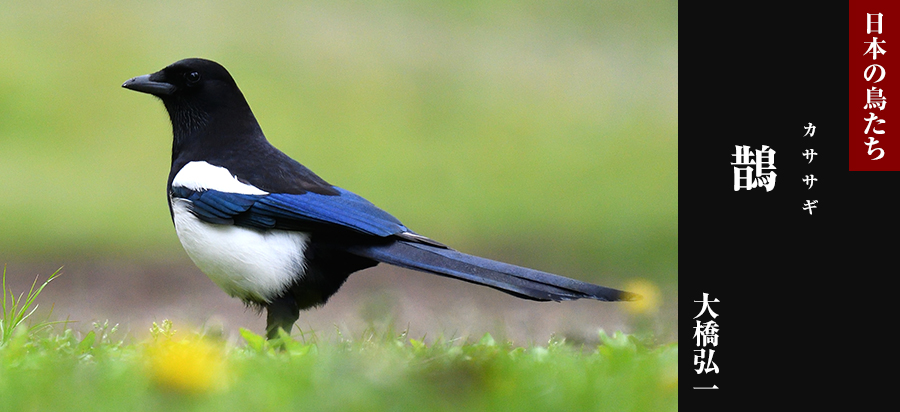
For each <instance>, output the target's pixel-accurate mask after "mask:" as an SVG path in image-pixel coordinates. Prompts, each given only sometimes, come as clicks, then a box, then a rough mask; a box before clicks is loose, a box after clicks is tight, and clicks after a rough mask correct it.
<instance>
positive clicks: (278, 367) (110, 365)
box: [0, 273, 678, 411]
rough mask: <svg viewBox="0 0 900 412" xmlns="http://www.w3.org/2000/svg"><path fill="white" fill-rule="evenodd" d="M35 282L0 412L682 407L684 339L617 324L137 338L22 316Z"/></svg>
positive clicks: (9, 341)
mask: <svg viewBox="0 0 900 412" xmlns="http://www.w3.org/2000/svg"><path fill="white" fill-rule="evenodd" d="M4 280H5V273H4ZM51 280H52V278H51ZM47 282H49V280H48V281H47ZM47 282H45V283H44V284H43V285H44V286H46V284H47ZM42 289H43V286H42V287H40V288H37V289H35V288H32V290H31V292H29V293H28V294H27V295H25V296H27V298H26V299H25V300H22V299H21V298H19V299H18V300H16V301H15V303H14V304H13V305H11V307H12V308H14V309H15V310H12V311H7V310H6V309H4V312H3V314H2V315H3V317H2V319H0V320H2V321H3V323H4V324H5V325H12V323H9V321H10V320H19V321H18V322H14V326H13V327H12V328H11V332H10V333H7V334H4V337H5V339H4V340H3V342H2V344H0V399H2V400H3V401H2V403H3V410H11V411H31V410H34V411H56V410H68V411H72V410H91V411H105V410H110V411H123V410H127V411H157V410H167V411H169V410H172V411H180V410H216V411H251V410H252V411H284V410H304V411H306V410H310V411H315V410H323V411H334V410H341V411H409V410H429V411H432V410H438V411H442V410H447V411H456V410H467V411H468V410H484V411H502V410H509V411H528V410H534V411H548V410H560V411H563V410H564V411H569V410H573V411H575V410H577V411H589V410H601V411H607V410H608V411H674V410H677V405H678V403H677V402H678V373H677V355H678V345H677V344H667V345H661V346H655V345H652V344H648V343H645V342H647V341H648V339H647V338H646V337H645V338H643V339H639V338H637V337H635V336H629V335H624V334H622V333H619V332H616V333H613V334H612V335H608V334H606V333H605V332H603V331H602V330H601V331H599V332H598V336H599V339H600V344H599V345H586V344H581V345H572V344H567V343H566V342H565V341H564V340H560V339H555V338H554V339H551V341H550V342H549V343H547V344H546V345H543V346H541V345H532V346H529V347H521V346H515V345H513V344H511V343H509V342H498V341H496V340H495V339H494V338H493V337H492V336H491V335H489V334H486V335H484V336H483V337H481V338H480V339H464V338H457V339H444V338H440V337H439V338H437V339H434V340H432V341H431V342H429V343H426V340H425V339H424V337H419V338H418V339H416V338H412V337H410V336H408V335H407V334H406V333H405V332H401V333H396V332H394V331H392V330H390V329H387V330H381V331H377V330H374V329H367V330H365V331H363V333H362V334H361V335H360V336H359V337H358V338H347V337H344V336H342V335H341V334H340V333H337V332H335V333H323V332H310V331H305V332H300V333H297V334H295V335H294V336H293V337H292V336H288V335H287V334H285V333H283V332H282V335H281V337H280V338H278V339H275V340H273V341H266V340H265V338H264V337H263V336H260V335H257V334H254V333H253V332H250V331H248V330H244V329H242V330H241V337H242V339H241V340H240V341H238V342H234V343H232V342H229V341H227V340H226V339H225V338H224V337H223V336H222V334H221V333H215V332H214V331H212V332H211V331H205V332H196V331H188V332H180V331H177V330H176V329H175V328H174V325H173V324H172V323H171V322H169V321H163V322H161V323H160V324H156V323H153V325H152V327H151V328H150V331H149V334H146V335H145V336H125V337H123V336H121V334H120V333H119V332H118V331H117V326H110V325H109V323H108V322H105V323H102V324H99V323H95V324H94V325H93V328H92V329H90V330H88V331H86V332H85V331H80V332H79V331H76V330H74V329H72V328H71V327H70V324H68V323H66V324H64V325H63V326H62V327H61V328H58V329H51V328H48V327H46V326H47V325H46V324H39V325H43V326H41V327H34V326H29V325H27V324H26V323H25V322H22V321H21V320H24V319H23V318H22V317H21V316H19V315H18V314H19V313H30V310H32V309H33V307H32V305H33V298H36V297H37V295H39V294H40V292H41V290H42ZM7 292H9V293H12V291H8V290H7V288H6V286H5V283H4V294H6V293H7ZM4 303H6V298H4ZM5 307H6V306H4V308H5ZM59 330H61V332H60V331H59Z"/></svg>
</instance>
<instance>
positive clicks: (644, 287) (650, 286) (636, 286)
mask: <svg viewBox="0 0 900 412" xmlns="http://www.w3.org/2000/svg"><path fill="white" fill-rule="evenodd" d="M624 289H625V290H627V291H629V292H634V293H637V294H639V295H641V296H642V299H638V300H636V301H634V302H628V303H627V304H626V305H623V308H625V310H626V311H628V312H629V313H631V314H632V315H648V316H649V315H655V314H656V312H657V311H659V306H660V304H662V294H661V293H660V291H659V287H658V286H656V284H655V283H653V282H651V281H649V280H646V279H635V280H632V281H631V282H629V283H628V284H626V285H625V288H624Z"/></svg>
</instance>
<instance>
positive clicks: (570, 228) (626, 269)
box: [0, 0, 678, 286]
mask: <svg viewBox="0 0 900 412" xmlns="http://www.w3.org/2000/svg"><path fill="white" fill-rule="evenodd" d="M677 17H678V16H677V2H674V1H662V2H657V1H643V2H635V1H557V2H541V1H525V2H520V1H487V2H475V1H424V2H404V1H388V2H378V3H376V4H370V3H367V2H348V1H337V2H327V3H325V2H287V1H265V0H261V1H255V2H240V1H227V2H214V1H190V0H187V1H186V0H178V1H157V2H143V1H102V0H101V1H77V0H76V1H65V2H60V1H42V0H33V1H28V2H25V1H18V0H13V1H11V2H10V1H8V0H7V1H4V2H3V5H2V6H0V263H11V262H15V261H41V260H42V259H53V260H54V261H60V262H62V263H65V262H66V261H67V260H70V259H72V260H75V259H77V260H89V259H109V258H115V259H130V260H134V261H154V260H173V259H174V260H177V261H185V262H186V261H187V259H186V256H185V255H184V252H183V251H181V246H180V244H179V243H178V240H177V238H176V237H175V234H174V230H173V228H172V223H171V220H170V218H169V212H168V208H167V205H166V197H165V183H166V177H167V175H168V168H169V161H170V146H171V129H170V124H169V121H168V116H167V115H166V113H165V111H164V109H163V107H162V105H161V104H160V102H159V101H157V100H156V99H154V98H151V97H149V96H147V95H142V94H138V93H134V92H130V91H127V90H124V89H122V88H121V87H120V86H121V84H122V82H124V81H125V80H127V79H128V78H130V77H133V76H137V75H141V74H146V73H150V72H153V71H156V70H158V69H160V68H162V67H164V66H166V65H168V64H170V63H172V62H174V61H176V60H179V59H181V58H185V57H205V58H209V59H213V60H216V61H218V62H220V63H222V64H223V65H224V66H225V67H227V68H228V69H229V71H230V72H231V73H232V75H233V76H234V77H235V79H236V80H237V82H238V85H239V86H240V87H241V89H242V91H243V92H244V95H245V96H246V97H247V99H248V101H249V103H250V106H251V107H252V108H253V110H254V113H255V114H256V116H257V118H258V119H259V121H260V124H261V125H262V127H263V130H264V131H265V133H266V135H267V136H268V138H269V140H270V141H271V142H272V143H273V144H274V145H275V146H276V147H279V148H280V149H282V150H283V151H284V152H286V153H287V154H289V155H290V156H292V157H294V158H295V159H297V160H299V161H300V162H301V163H303V164H305V165H306V166H308V167H309V168H311V169H312V170H314V171H315V172H317V173H318V174H319V175H320V176H322V177H323V178H325V179H326V180H328V181H329V182H330V183H332V184H335V185H338V186H341V187H344V188H347V189H349V190H351V191H354V192H356V193H358V194H360V195H362V196H364V197H366V198H368V199H369V200H371V201H372V202H374V203H375V204H377V205H379V206H380V207H382V208H383V209H385V210H387V211H389V212H390V213H392V214H394V215H395V216H397V217H398V218H400V219H401V220H402V221H403V222H404V223H405V224H406V225H407V226H409V227H410V228H412V229H413V230H416V231H417V232H419V233H422V234H424V235H427V236H430V237H433V238H435V239H438V240H440V241H442V242H445V243H447V244H449V245H451V246H453V247H455V248H457V249H461V250H463V251H467V252H471V253H476V254H491V255H492V256H494V257H498V256H502V257H505V258H507V260H510V261H513V262H515V263H517V264H522V265H526V266H534V267H539V268H542V269H548V270H549V269H555V268H560V267H562V268H566V269H565V270H554V271H557V272H561V273H565V274H568V275H570V276H571V275H573V274H576V273H577V274H579V275H578V277H580V278H582V279H586V280H591V279H596V280H598V281H599V280H600V279H604V278H606V277H609V276H613V277H614V278H617V279H628V278H633V277H643V278H647V279H650V280H653V281H656V282H660V283H663V284H668V285H672V286H674V285H675V282H677V263H678V257H677V253H678V243H677V237H678V225H677V217H678V206H677V205H678V202H677V201H678V175H677V170H678V163H677V158H678V145H677V142H678V132H677V125H678V123H677V117H678V86H677V84H678V82H677V80H678V71H677V66H678V37H677ZM29 275H33V274H29ZM617 284H619V285H620V284H621V282H617Z"/></svg>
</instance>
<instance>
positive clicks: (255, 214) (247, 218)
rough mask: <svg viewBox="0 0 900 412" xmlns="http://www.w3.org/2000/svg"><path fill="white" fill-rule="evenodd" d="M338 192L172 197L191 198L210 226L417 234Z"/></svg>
mask: <svg viewBox="0 0 900 412" xmlns="http://www.w3.org/2000/svg"><path fill="white" fill-rule="evenodd" d="M335 189H337V191H338V192H339V194H338V195H322V194H318V193H312V192H307V193H304V194H301V195H297V194H286V193H270V194H241V193H231V192H222V191H218V190H212V189H209V190H199V191H198V190H192V189H188V188H185V187H173V188H172V196H173V197H175V198H183V199H186V200H189V201H190V202H191V206H190V210H191V211H192V212H193V213H194V215H196V216H197V217H198V218H199V219H200V220H203V221H205V222H208V223H215V224H228V225H238V226H248V227H255V228H260V229H287V230H306V229H314V228H319V227H332V228H333V227H340V228H344V229H350V230H353V231H356V232H359V233H364V234H368V235H373V236H378V237H388V236H394V235H397V236H401V237H406V235H404V234H406V233H409V234H410V235H412V234H413V233H412V232H411V231H410V230H409V229H408V228H407V227H406V226H404V225H403V224H402V223H400V221H399V220H397V218H395V217H393V216H391V215H390V214H389V213H387V212H385V211H383V210H381V209H379V208H378V207H377V206H375V205H374V204H372V203H371V202H369V201H368V200H366V199H364V198H362V197H360V196H358V195H356V194H354V193H352V192H350V191H347V190H344V189H341V188H335Z"/></svg>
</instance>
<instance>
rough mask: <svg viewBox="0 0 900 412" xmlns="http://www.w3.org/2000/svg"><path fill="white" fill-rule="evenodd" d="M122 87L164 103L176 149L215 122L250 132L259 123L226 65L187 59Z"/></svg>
mask: <svg viewBox="0 0 900 412" xmlns="http://www.w3.org/2000/svg"><path fill="white" fill-rule="evenodd" d="M122 87H124V88H126V89H130V90H134V91H138V92H142V93H148V94H152V95H154V96H156V97H158V98H160V99H161V100H162V101H163V104H164V105H165V106H166V110H167V111H168V112H169V117H170V118H171V120H172V129H173V131H174V134H175V140H176V142H175V143H176V145H178V144H179V143H180V141H182V140H183V139H186V138H189V136H191V135H195V134H196V133H198V132H201V131H203V130H204V128H205V127H206V126H207V125H209V124H210V123H212V122H213V119H215V123H216V124H217V125H219V127H226V126H227V127H231V128H237V129H243V128H250V129H251V130H250V131H251V133H255V132H256V130H255V129H257V128H258V125H257V124H256V119H255V118H254V117H253V114H252V112H251V111H250V106H249V105H248V104H247V101H246V100H245V99H244V95H243V94H242V93H241V91H240V89H238V87H237V84H236V83H235V82H234V79H233V78H232V77H231V75H230V74H229V73H228V70H225V68H224V67H222V65H220V64H219V63H216V62H214V61H211V60H206V59H196V58H195V59H184V60H179V61H177V62H175V63H172V64H170V65H169V66H167V67H166V68H164V69H162V70H160V71H158V72H156V73H151V74H146V75H143V76H138V77H134V78H132V79H129V80H128V81H126V82H125V83H124V84H122Z"/></svg>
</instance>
